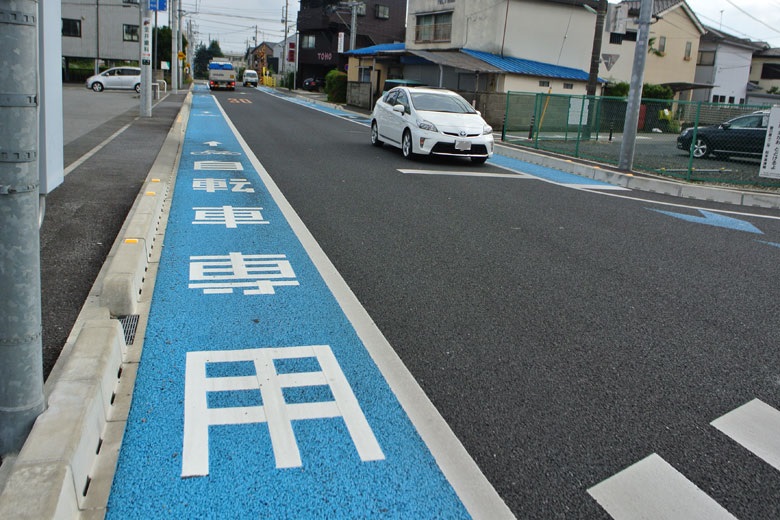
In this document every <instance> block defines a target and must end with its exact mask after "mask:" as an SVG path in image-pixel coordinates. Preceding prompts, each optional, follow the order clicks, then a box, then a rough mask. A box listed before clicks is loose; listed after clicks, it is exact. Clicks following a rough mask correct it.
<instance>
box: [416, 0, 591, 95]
mask: <svg viewBox="0 0 780 520" xmlns="http://www.w3.org/2000/svg"><path fill="white" fill-rule="evenodd" d="M597 6H598V0H584V1H577V0H508V1H507V2H495V1H494V0H411V1H410V2H409V12H408V15H407V23H406V25H407V31H406V41H405V43H406V50H407V51H408V52H409V53H410V54H412V55H414V56H417V57H419V58H422V59H424V60H426V62H422V63H418V64H416V65H411V66H407V67H405V73H404V75H405V76H406V77H407V78H414V79H417V80H420V81H422V82H424V83H427V84H432V85H438V86H443V87H447V88H452V89H455V90H463V91H483V92H506V91H510V90H522V91H526V92H529V91H530V92H548V91H552V92H557V93H570V94H584V93H585V90H586V85H587V82H588V78H589V73H588V72H586V71H587V69H589V63H590V57H591V51H592V44H593V32H594V26H595V17H594V15H593V12H594V9H595V8H596V7H597Z"/></svg>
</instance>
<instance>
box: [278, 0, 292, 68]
mask: <svg viewBox="0 0 780 520" xmlns="http://www.w3.org/2000/svg"><path fill="white" fill-rule="evenodd" d="M289 9H290V2H289V1H288V0H285V2H284V20H282V21H283V22H284V50H283V51H282V70H281V71H280V72H281V73H282V77H284V72H285V70H284V69H285V66H284V64H285V63H287V47H288V45H289V43H288V42H287V13H288V11H289ZM285 81H287V80H286V79H285Z"/></svg>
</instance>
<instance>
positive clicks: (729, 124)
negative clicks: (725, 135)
mask: <svg viewBox="0 0 780 520" xmlns="http://www.w3.org/2000/svg"><path fill="white" fill-rule="evenodd" d="M720 127H721V128H722V129H724V130H728V129H729V128H731V123H721V124H720Z"/></svg>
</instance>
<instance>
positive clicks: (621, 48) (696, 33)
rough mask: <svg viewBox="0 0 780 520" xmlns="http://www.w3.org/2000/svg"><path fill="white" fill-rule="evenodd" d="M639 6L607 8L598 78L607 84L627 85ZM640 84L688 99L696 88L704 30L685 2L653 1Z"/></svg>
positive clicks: (633, 3) (635, 2)
mask: <svg viewBox="0 0 780 520" xmlns="http://www.w3.org/2000/svg"><path fill="white" fill-rule="evenodd" d="M640 5H641V2H640V1H639V0H630V1H623V2H620V3H619V4H617V5H610V6H609V9H608V13H607V20H606V23H605V24H604V36H603V38H602V45H601V66H600V70H599V75H600V76H601V77H602V78H604V79H607V80H609V81H610V82H614V83H619V82H627V83H628V82H630V81H631V72H632V69H633V64H634V51H635V50H636V40H637V37H638V33H639V26H638V24H637V19H638V16H639V10H640ZM652 17H653V21H652V24H651V25H650V43H651V45H650V48H649V53H648V55H647V59H646V61H645V75H644V82H645V83H651V84H655V85H668V86H670V87H671V88H672V89H673V90H675V91H676V92H678V96H679V97H680V98H681V99H690V96H691V91H692V90H693V89H694V88H697V87H700V86H702V85H697V84H696V81H695V79H696V57H697V56H698V52H699V40H700V39H701V37H702V35H704V33H705V32H706V30H705V29H704V26H703V25H702V24H701V22H700V21H699V19H698V18H697V16H696V14H695V13H694V12H693V10H692V9H691V8H690V6H688V3H687V2H685V0H655V2H654V3H653V14H652Z"/></svg>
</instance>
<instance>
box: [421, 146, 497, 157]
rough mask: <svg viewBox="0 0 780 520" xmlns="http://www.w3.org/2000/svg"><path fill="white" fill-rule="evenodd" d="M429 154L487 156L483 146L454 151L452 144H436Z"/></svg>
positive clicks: (485, 147)
mask: <svg viewBox="0 0 780 520" xmlns="http://www.w3.org/2000/svg"><path fill="white" fill-rule="evenodd" d="M431 153H439V154H447V155H466V156H471V155H487V153H488V151H487V146H485V145H484V144H472V145H471V150H456V149H455V144H454V143H436V145H435V146H434V147H433V148H432V149H431Z"/></svg>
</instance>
